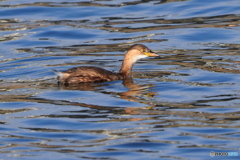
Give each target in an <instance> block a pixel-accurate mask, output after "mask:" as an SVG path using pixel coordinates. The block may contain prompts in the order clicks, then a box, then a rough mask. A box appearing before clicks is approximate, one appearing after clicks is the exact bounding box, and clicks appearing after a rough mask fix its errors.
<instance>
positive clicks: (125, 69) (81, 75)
mask: <svg viewBox="0 0 240 160" xmlns="http://www.w3.org/2000/svg"><path fill="white" fill-rule="evenodd" d="M156 56H158V55H157V54H156V53H154V52H152V51H151V50H150V49H149V48H147V47H146V46H144V45H142V44H134V45H132V46H131V47H130V48H129V50H128V51H127V53H126V55H125V57H124V60H123V63H122V67H121V69H120V71H119V72H118V73H114V72H111V71H108V70H105V69H103V68H99V67H91V66H80V67H74V68H71V69H68V70H67V71H64V72H60V71H56V70H54V71H55V73H56V74H57V76H58V77H57V79H58V82H59V83H62V84H76V83H85V82H103V81H115V80H121V79H126V78H131V70H132V67H133V65H134V63H135V62H136V61H137V60H139V59H141V58H145V57H156Z"/></svg>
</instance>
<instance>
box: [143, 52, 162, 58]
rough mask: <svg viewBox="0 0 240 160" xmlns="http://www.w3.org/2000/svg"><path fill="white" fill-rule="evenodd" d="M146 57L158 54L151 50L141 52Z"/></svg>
mask: <svg viewBox="0 0 240 160" xmlns="http://www.w3.org/2000/svg"><path fill="white" fill-rule="evenodd" d="M143 53H144V54H145V55H146V56H148V57H158V56H159V55H158V54H156V53H154V52H153V51H148V52H143Z"/></svg>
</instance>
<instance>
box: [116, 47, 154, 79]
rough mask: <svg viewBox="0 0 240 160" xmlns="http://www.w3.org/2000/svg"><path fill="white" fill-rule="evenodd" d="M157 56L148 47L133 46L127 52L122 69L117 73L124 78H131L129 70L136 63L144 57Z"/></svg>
mask: <svg viewBox="0 0 240 160" xmlns="http://www.w3.org/2000/svg"><path fill="white" fill-rule="evenodd" d="M157 56H158V55H157V54H156V53H154V52H152V51H151V50H150V49H149V48H148V47H146V46H145V45H143V44H134V45H132V46H131V47H130V48H129V50H128V51H127V53H126V55H125V57H124V60H123V63H122V67H121V69H120V71H119V73H121V74H123V75H124V76H125V77H131V70H132V67H133V65H134V63H135V62H136V61H138V60H139V59H142V58H146V57H157Z"/></svg>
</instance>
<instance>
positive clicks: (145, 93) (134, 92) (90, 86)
mask: <svg viewBox="0 0 240 160" xmlns="http://www.w3.org/2000/svg"><path fill="white" fill-rule="evenodd" d="M122 84H123V85H124V86H125V87H126V88H128V90H127V91H126V92H120V93H118V92H106V91H105V90H102V89H100V88H101V87H104V86H108V85H111V84H109V83H81V84H71V85H61V84H58V88H59V89H63V90H81V91H95V92H101V93H103V94H111V95H118V96H119V97H121V98H122V99H125V100H128V101H131V102H139V103H145V104H147V103H148V100H149V98H153V97H154V96H155V95H157V94H156V92H153V91H151V88H153V87H154V85H152V84H141V85H139V84H137V83H134V82H133V79H132V78H126V79H124V80H123V82H122Z"/></svg>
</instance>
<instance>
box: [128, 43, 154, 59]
mask: <svg viewBox="0 0 240 160" xmlns="http://www.w3.org/2000/svg"><path fill="white" fill-rule="evenodd" d="M157 56H158V55H157V54H156V53H154V52H153V51H151V50H150V49H149V48H148V47H146V46H145V45H143V44H134V45H132V46H131V47H130V48H129V50H128V52H127V54H126V57H125V58H127V59H128V60H129V61H131V60H130V59H132V63H135V62H136V61H137V60H139V59H142V58H146V57H157Z"/></svg>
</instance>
